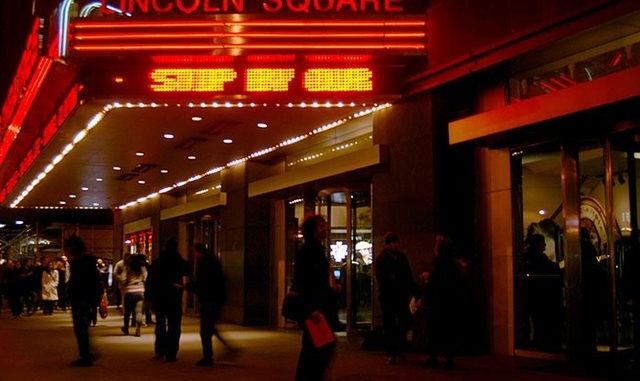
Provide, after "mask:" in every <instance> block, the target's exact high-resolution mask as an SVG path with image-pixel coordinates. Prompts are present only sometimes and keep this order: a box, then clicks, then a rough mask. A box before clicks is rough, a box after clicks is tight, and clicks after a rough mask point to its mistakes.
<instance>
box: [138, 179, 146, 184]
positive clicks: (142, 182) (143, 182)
mask: <svg viewBox="0 0 640 381" xmlns="http://www.w3.org/2000/svg"><path fill="white" fill-rule="evenodd" d="M138 184H141V185H142V184H146V181H144V180H138Z"/></svg>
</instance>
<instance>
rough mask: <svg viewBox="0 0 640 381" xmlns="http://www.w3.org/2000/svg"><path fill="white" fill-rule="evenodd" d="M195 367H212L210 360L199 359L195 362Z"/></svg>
mask: <svg viewBox="0 0 640 381" xmlns="http://www.w3.org/2000/svg"><path fill="white" fill-rule="evenodd" d="M196 366H213V360H212V359H201V360H198V361H196Z"/></svg>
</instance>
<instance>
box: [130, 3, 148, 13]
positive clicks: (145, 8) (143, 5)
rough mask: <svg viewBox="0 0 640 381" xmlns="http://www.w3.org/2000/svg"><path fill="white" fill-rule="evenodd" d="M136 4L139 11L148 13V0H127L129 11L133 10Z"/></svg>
mask: <svg viewBox="0 0 640 381" xmlns="http://www.w3.org/2000/svg"><path fill="white" fill-rule="evenodd" d="M136 5H137V6H138V7H139V8H140V11H141V12H144V13H149V0H129V12H133V9H134V7H135V6H136Z"/></svg>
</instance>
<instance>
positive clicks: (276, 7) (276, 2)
mask: <svg viewBox="0 0 640 381" xmlns="http://www.w3.org/2000/svg"><path fill="white" fill-rule="evenodd" d="M269 3H271V5H269ZM262 9H264V10H265V11H267V12H279V11H280V10H281V9H282V0H264V1H263V2H262Z"/></svg>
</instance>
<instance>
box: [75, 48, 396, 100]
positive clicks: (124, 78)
mask: <svg viewBox="0 0 640 381" xmlns="http://www.w3.org/2000/svg"><path fill="white" fill-rule="evenodd" d="M260 57H262V56H260ZM264 57H269V56H264ZM330 57H332V56H330ZM339 57H340V58H341V59H336V61H337V62H335V61H334V62H322V61H321V60H320V59H319V58H318V57H317V56H310V57H308V58H309V59H302V58H297V59H296V60H295V61H291V62H286V60H285V62H264V61H269V59H268V58H264V59H256V56H248V57H244V58H240V57H228V58H229V59H228V60H224V59H222V58H223V57H216V61H219V62H211V63H210V64H206V63H197V62H198V59H197V56H196V57H193V59H185V60H184V61H185V62H182V63H180V62H176V63H172V64H162V63H148V64H144V65H143V64H141V65H138V66H137V67H119V68H118V67H115V68H114V67H110V68H106V67H105V68H100V69H98V70H97V72H99V73H100V75H96V68H95V67H93V68H91V69H90V70H87V73H86V75H84V76H83V77H84V79H83V82H84V83H86V84H87V86H86V92H87V94H88V95H89V96H100V97H103V96H109V97H110V98H113V97H118V96H123V97H127V96H145V97H152V98H153V99H163V98H183V99H193V98H197V99H209V98H211V99H213V98H216V97H218V98H221V97H226V98H233V99H238V97H239V99H279V100H286V101H295V100H300V101H309V100H318V99H317V98H319V97H320V98H321V99H322V100H325V101H326V100H334V99H335V100H344V99H343V98H345V97H347V98H353V97H355V98H358V97H363V96H364V97H366V96H374V95H392V94H393V95H395V94H399V92H400V88H399V86H400V83H399V82H400V81H397V80H396V79H397V78H401V75H402V73H401V70H402V69H403V68H402V67H401V66H400V65H389V64H387V65H381V64H377V63H375V62H366V60H364V59H362V56H354V57H353V58H354V59H353V61H355V62H349V61H350V60H349V59H348V58H350V57H349V56H339ZM316 60H319V62H313V61H316ZM359 60H361V61H363V62H358V61H359ZM176 61H180V60H176ZM225 61H228V62H225Z"/></svg>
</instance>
